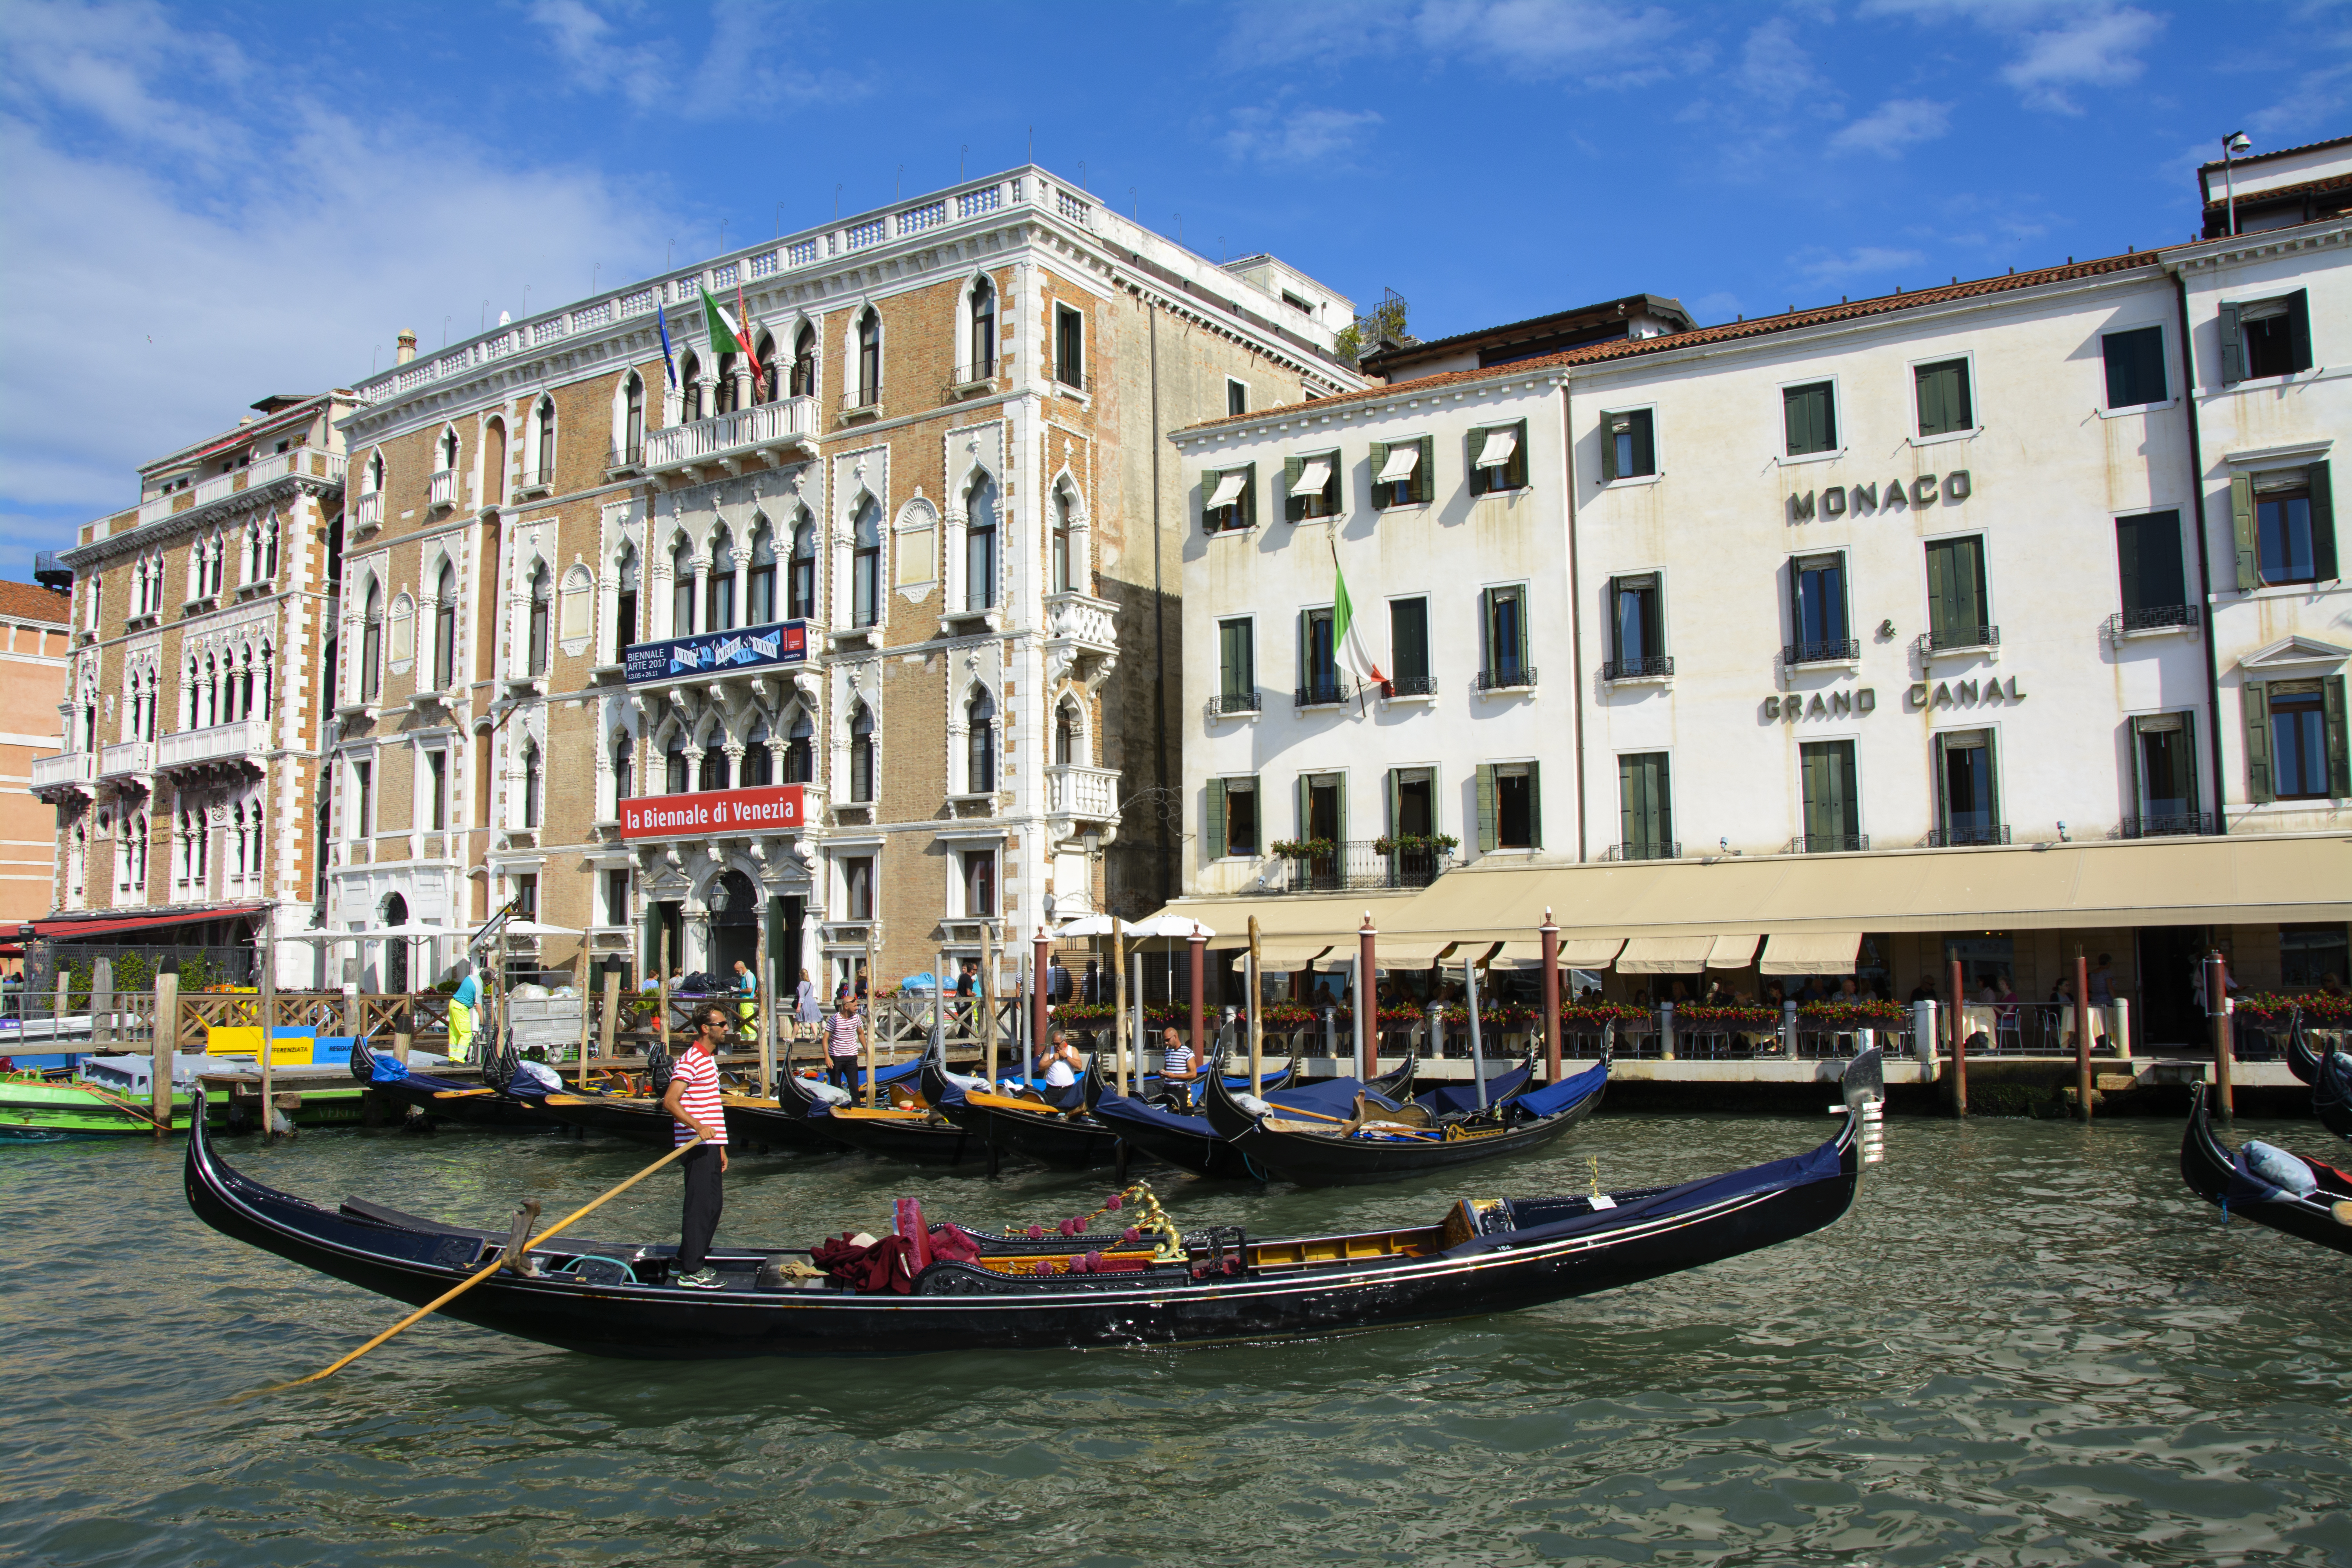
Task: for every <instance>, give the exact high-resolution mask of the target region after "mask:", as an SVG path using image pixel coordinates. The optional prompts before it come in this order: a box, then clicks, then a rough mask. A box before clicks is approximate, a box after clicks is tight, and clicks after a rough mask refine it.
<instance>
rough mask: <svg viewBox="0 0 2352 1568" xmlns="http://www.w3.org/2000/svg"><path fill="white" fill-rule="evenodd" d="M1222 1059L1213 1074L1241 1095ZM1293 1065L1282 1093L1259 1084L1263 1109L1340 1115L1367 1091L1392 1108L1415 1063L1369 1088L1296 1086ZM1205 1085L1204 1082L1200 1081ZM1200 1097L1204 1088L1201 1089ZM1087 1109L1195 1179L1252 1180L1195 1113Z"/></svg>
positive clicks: (1120, 1101)
mask: <svg viewBox="0 0 2352 1568" xmlns="http://www.w3.org/2000/svg"><path fill="white" fill-rule="evenodd" d="M1212 1062H1213V1076H1215V1077H1217V1078H1218V1079H1220V1080H1221V1081H1222V1082H1223V1084H1224V1086H1225V1087H1226V1088H1227V1089H1231V1090H1234V1091H1235V1092H1239V1091H1240V1090H1242V1089H1246V1088H1247V1086H1248V1083H1249V1080H1248V1079H1240V1080H1238V1081H1236V1080H1234V1079H1233V1078H1232V1077H1231V1076H1230V1075H1227V1074H1225V1073H1224V1072H1223V1052H1222V1050H1221V1051H1219V1052H1218V1053H1217V1054H1216V1055H1215V1056H1214V1057H1213V1058H1212ZM1297 1065H1298V1064H1297V1060H1296V1059H1295V1058H1294V1059H1293V1061H1292V1062H1291V1064H1290V1067H1289V1068H1286V1069H1285V1071H1284V1072H1283V1073H1282V1074H1281V1075H1280V1081H1281V1082H1282V1083H1283V1084H1284V1085H1286V1087H1279V1088H1277V1087H1273V1086H1274V1085H1275V1083H1276V1078H1275V1077H1273V1076H1271V1075H1269V1076H1268V1077H1267V1078H1266V1079H1263V1080H1261V1081H1263V1082H1265V1083H1266V1084H1267V1085H1268V1086H1269V1087H1268V1088H1267V1089H1266V1090H1265V1095H1264V1098H1265V1100H1266V1101H1267V1103H1269V1104H1272V1105H1276V1106H1282V1107H1286V1108H1288V1109H1292V1110H1304V1111H1318V1112H1328V1113H1332V1114H1341V1115H1344V1114H1345V1113H1346V1112H1347V1111H1348V1110H1349V1109H1350V1108H1351V1107H1353V1106H1354V1104H1355V1103H1356V1097H1357V1095H1358V1094H1359V1093H1360V1092H1362V1091H1363V1090H1364V1089H1367V1088H1369V1089H1370V1091H1371V1092H1372V1094H1373V1095H1375V1096H1377V1097H1379V1098H1380V1099H1381V1100H1384V1101H1386V1102H1388V1103H1389V1104H1391V1106H1394V1105H1396V1104H1398V1103H1401V1102H1402V1100H1403V1099H1404V1097H1405V1096H1406V1094H1407V1093H1408V1091H1409V1090H1410V1088H1411V1086H1412V1079H1413V1072H1414V1068H1415V1065H1416V1064H1415V1060H1414V1058H1411V1057H1407V1058H1405V1062H1404V1065H1403V1066H1402V1067H1401V1068H1397V1069H1396V1071H1394V1072H1392V1073H1390V1074H1388V1075H1387V1076H1386V1077H1384V1078H1379V1079H1373V1080H1372V1082H1371V1083H1370V1085H1365V1084H1362V1083H1360V1082H1358V1081H1357V1080H1356V1079H1332V1080H1329V1081H1328V1082H1325V1083H1316V1084H1297V1082H1296V1078H1297V1071H1296V1069H1297ZM1204 1082H1205V1080H1204ZM1202 1092H1203V1093H1205V1092H1206V1090H1205V1088H1203V1089H1202ZM1090 1109H1091V1110H1093V1111H1094V1113H1095V1115H1096V1116H1097V1117H1098V1118H1099V1119H1100V1120H1101V1121H1104V1122H1106V1123H1107V1124H1108V1125H1109V1126H1110V1127H1112V1128H1114V1129H1115V1130H1117V1131H1118V1135H1119V1136H1120V1137H1121V1138H1122V1139H1124V1140H1126V1142H1128V1144H1129V1146H1130V1147H1132V1148H1134V1149H1137V1150H1139V1151H1141V1152H1144V1153H1146V1154H1150V1155H1151V1156H1153V1157H1154V1158H1157V1159H1161V1160H1165V1161H1167V1162H1168V1163H1170V1164H1171V1165H1175V1166H1178V1167H1179V1168H1181V1169H1183V1170H1187V1171H1190V1172H1192V1173H1193V1174H1194V1175H1197V1176H1207V1177H1211V1178H1213V1179H1216V1180H1227V1181H1238V1180H1246V1179H1249V1178H1251V1177H1252V1175H1253V1173H1252V1172H1251V1170H1250V1168H1249V1165H1248V1163H1247V1162H1246V1161H1245V1160H1244V1158H1243V1157H1242V1154H1241V1152H1240V1151H1239V1150H1237V1149H1235V1148H1234V1146H1233V1144H1231V1143H1229V1142H1226V1141H1225V1140H1224V1139H1223V1138H1220V1137H1219V1136H1217V1131H1216V1129H1215V1128H1213V1127H1212V1126H1211V1125H1210V1124H1209V1119H1208V1118H1207V1117H1206V1116H1203V1115H1202V1114H1200V1113H1199V1112H1198V1111H1195V1110H1190V1109H1186V1110H1177V1109H1174V1108H1173V1107H1171V1105H1169V1104H1168V1103H1166V1102H1165V1101H1164V1100H1163V1101H1161V1102H1160V1103H1157V1104H1155V1103H1153V1102H1152V1101H1150V1100H1146V1099H1144V1098H1142V1097H1141V1096H1128V1095H1117V1094H1100V1095H1098V1096H1097V1098H1096V1100H1094V1102H1093V1104H1092V1106H1091V1107H1090Z"/></svg>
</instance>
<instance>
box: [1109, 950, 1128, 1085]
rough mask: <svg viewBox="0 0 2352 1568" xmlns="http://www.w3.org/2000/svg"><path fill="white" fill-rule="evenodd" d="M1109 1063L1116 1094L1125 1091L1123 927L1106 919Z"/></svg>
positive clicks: (1125, 969)
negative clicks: (1109, 1003) (1108, 974)
mask: <svg viewBox="0 0 2352 1568" xmlns="http://www.w3.org/2000/svg"><path fill="white" fill-rule="evenodd" d="M1110 965H1111V969H1110V987H1111V1053H1112V1055H1111V1061H1112V1064H1113V1068H1114V1070H1115V1072H1116V1073H1117V1075H1118V1077H1117V1083H1118V1092H1119V1093H1120V1094H1122V1095H1124V1094H1125V1093H1126V1092H1127V928H1126V927H1124V926H1123V925H1121V924H1120V923H1119V919H1118V916H1117V915H1113V916H1111V917H1110Z"/></svg>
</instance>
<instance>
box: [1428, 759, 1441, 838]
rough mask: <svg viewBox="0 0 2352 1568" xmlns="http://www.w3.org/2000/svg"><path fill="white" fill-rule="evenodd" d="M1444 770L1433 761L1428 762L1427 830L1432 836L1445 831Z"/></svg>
mask: <svg viewBox="0 0 2352 1568" xmlns="http://www.w3.org/2000/svg"><path fill="white" fill-rule="evenodd" d="M1444 777H1445V775H1444V770H1443V769H1442V768H1440V767H1439V766H1438V765H1437V764H1436V763H1430V764H1429V831H1430V833H1431V834H1432V836H1434V835H1437V834H1440V833H1443V832H1444V831H1445V784H1444Z"/></svg>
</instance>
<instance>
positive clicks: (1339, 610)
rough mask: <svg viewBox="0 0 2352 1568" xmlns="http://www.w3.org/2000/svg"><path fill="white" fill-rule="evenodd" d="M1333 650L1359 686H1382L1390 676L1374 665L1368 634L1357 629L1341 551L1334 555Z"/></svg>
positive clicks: (1332, 572)
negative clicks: (1342, 570)
mask: <svg viewBox="0 0 2352 1568" xmlns="http://www.w3.org/2000/svg"><path fill="white" fill-rule="evenodd" d="M1331 650H1332V656H1333V657H1334V658H1337V659H1338V660H1339V667H1340V668H1342V669H1345V670H1346V671H1347V672H1348V673H1349V674H1350V675H1352V676H1354V677H1355V678H1356V682H1357V685H1358V686H1359V687H1365V686H1379V685H1381V684H1382V683H1384V682H1385V681H1386V680H1387V679H1388V677H1387V676H1385V675H1382V674H1381V667H1380V666H1379V665H1377V664H1375V663H1373V662H1372V650H1371V649H1370V648H1369V647H1365V646H1364V634H1363V633H1361V632H1360V631H1358V630H1357V629H1356V607H1355V606H1354V605H1351V604H1349V602H1348V578H1347V574H1345V573H1343V572H1341V571H1340V570H1339V552H1338V551H1336V550H1335V551H1333V552H1332V553H1331Z"/></svg>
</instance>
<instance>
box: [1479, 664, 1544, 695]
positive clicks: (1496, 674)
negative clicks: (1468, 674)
mask: <svg viewBox="0 0 2352 1568" xmlns="http://www.w3.org/2000/svg"><path fill="white" fill-rule="evenodd" d="M1535 683H1536V667H1535V666H1534V665H1532V664H1507V665H1503V666H1501V667H1500V668H1495V669H1482V670H1480V671H1479V672H1478V689H1479V690H1481V691H1513V690H1517V689H1520V688H1522V687H1528V686H1533V685H1534V684H1535Z"/></svg>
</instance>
